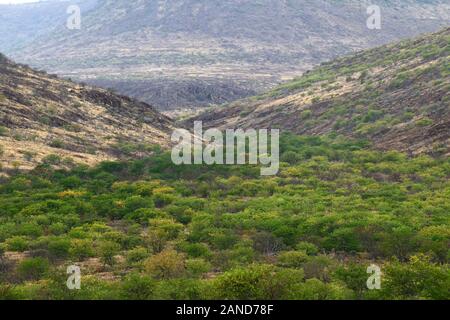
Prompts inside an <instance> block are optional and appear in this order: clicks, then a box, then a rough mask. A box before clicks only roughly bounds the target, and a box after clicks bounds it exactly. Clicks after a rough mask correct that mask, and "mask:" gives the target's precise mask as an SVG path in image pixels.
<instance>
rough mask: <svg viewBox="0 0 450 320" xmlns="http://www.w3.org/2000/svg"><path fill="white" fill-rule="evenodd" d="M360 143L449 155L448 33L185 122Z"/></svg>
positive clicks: (370, 54) (369, 55)
mask: <svg viewBox="0 0 450 320" xmlns="http://www.w3.org/2000/svg"><path fill="white" fill-rule="evenodd" d="M194 120H201V121H203V124H204V127H218V128H221V129H225V128H280V129H282V130H283V131H290V132H294V133H296V134H305V135H325V134H338V135H343V136H346V137H352V138H360V139H367V140H368V141H370V142H371V143H373V145H374V146H375V147H377V148H379V149H384V150H392V149H395V150H400V151H405V152H408V153H410V154H421V153H429V154H433V155H447V156H448V155H450V28H447V29H444V30H443V31H440V32H438V33H434V34H429V35H425V36H422V37H420V38H417V39H413V40H407V41H402V42H400V43H396V44H392V45H387V46H382V47H379V48H375V49H371V50H368V51H365V52H361V53H358V54H355V55H351V56H348V57H343V58H339V59H337V60H334V61H332V62H329V63H325V64H322V65H321V66H320V67H317V68H315V69H314V70H312V71H311V72H308V73H307V74H305V75H303V76H301V77H299V78H297V79H295V80H293V81H291V82H287V83H285V84H283V85H281V86H279V87H276V88H275V89H273V90H272V91H269V92H267V93H266V94H264V95H260V96H256V97H252V98H248V99H246V100H242V101H237V102H235V103H233V104H231V105H227V106H223V107H219V108H216V109H214V110H210V111H209V112H205V113H203V114H201V115H200V116H197V117H195V118H193V119H190V120H189V121H187V124H188V125H189V126H191V125H192V122H193V121H194Z"/></svg>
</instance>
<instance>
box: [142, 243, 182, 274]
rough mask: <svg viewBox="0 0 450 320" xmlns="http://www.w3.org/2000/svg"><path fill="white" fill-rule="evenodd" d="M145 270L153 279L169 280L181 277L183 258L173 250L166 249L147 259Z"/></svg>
mask: <svg viewBox="0 0 450 320" xmlns="http://www.w3.org/2000/svg"><path fill="white" fill-rule="evenodd" d="M144 265H145V270H146V271H147V272H148V273H149V274H150V275H152V276H153V277H155V278H158V279H170V278H177V277H181V276H182V275H183V274H184V272H185V268H186V267H185V256H184V254H181V253H178V252H177V251H175V250H172V249H167V250H164V251H162V252H160V253H158V254H156V255H154V256H151V257H150V258H148V259H147V260H146V261H145V263H144Z"/></svg>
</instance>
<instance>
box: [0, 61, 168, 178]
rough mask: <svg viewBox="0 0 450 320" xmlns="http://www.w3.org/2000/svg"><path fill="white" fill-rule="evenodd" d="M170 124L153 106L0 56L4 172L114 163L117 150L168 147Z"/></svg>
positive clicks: (0, 141) (138, 153)
mask: <svg viewBox="0 0 450 320" xmlns="http://www.w3.org/2000/svg"><path fill="white" fill-rule="evenodd" d="M171 126H172V122H171V120H170V119H169V118H167V117H165V116H163V115H161V114H160V113H158V112H157V111H156V110H154V109H153V108H152V107H151V106H149V105H147V104H145V103H141V102H138V101H135V100H132V99H130V98H127V97H123V96H119V95H116V94H114V93H111V92H108V91H106V90H103V89H98V88H93V87H89V86H85V85H80V84H76V83H73V82H70V81H67V80H61V79H58V78H57V77H55V76H52V75H48V74H46V73H43V72H37V71H34V70H32V69H30V68H28V67H27V66H24V65H18V64H15V63H13V62H11V61H9V60H8V59H7V58H6V57H4V56H0V144H1V145H2V149H3V154H2V155H1V156H0V164H1V165H2V167H3V169H5V170H7V169H11V168H13V167H14V168H22V169H32V168H33V167H34V166H35V165H36V164H37V163H39V162H40V161H41V160H42V159H44V158H46V157H48V156H50V155H53V154H54V155H57V156H58V157H59V158H60V161H59V162H60V163H61V164H64V163H65V164H70V163H73V162H78V163H86V164H94V163H97V162H99V161H102V160H107V159H117V158H119V157H120V156H121V155H122V153H121V152H120V151H121V150H120V148H117V147H116V146H117V145H118V144H120V143H123V141H126V143H127V144H128V145H134V144H136V145H147V148H146V149H145V150H143V148H142V147H141V148H137V149H136V152H135V153H133V152H131V151H130V152H129V154H127V155H128V156H129V155H133V156H141V157H142V156H144V155H148V154H150V153H151V152H152V151H151V148H149V146H153V148H154V147H155V146H157V145H167V143H168V140H169V138H168V137H169V135H170V132H171Z"/></svg>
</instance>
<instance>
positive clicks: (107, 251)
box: [99, 241, 120, 266]
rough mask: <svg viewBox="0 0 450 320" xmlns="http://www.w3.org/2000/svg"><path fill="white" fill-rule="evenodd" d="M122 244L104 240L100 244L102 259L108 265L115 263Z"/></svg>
mask: <svg viewBox="0 0 450 320" xmlns="http://www.w3.org/2000/svg"><path fill="white" fill-rule="evenodd" d="M119 250H120V245H119V244H118V243H115V242H112V241H103V242H101V243H100V246H99V253H100V260H101V261H102V263H103V264H104V265H105V266H106V265H109V266H113V265H114V264H115V262H116V261H115V258H114V256H115V255H116V254H117V253H118V252H119Z"/></svg>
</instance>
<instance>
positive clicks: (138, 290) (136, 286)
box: [120, 273, 156, 300]
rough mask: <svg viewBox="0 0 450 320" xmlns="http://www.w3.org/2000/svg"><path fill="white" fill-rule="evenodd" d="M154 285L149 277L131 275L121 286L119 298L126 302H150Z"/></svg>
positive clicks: (153, 281)
mask: <svg viewBox="0 0 450 320" xmlns="http://www.w3.org/2000/svg"><path fill="white" fill-rule="evenodd" d="M155 287H156V283H155V280H153V279H152V278H151V277H149V276H145V275H140V274H138V273H131V274H130V275H128V276H127V277H126V278H125V279H124V281H123V282H122V284H121V289H120V290H121V297H122V298H123V299H126V300H150V299H152V298H153V295H154V291H155Z"/></svg>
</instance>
